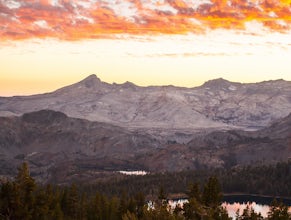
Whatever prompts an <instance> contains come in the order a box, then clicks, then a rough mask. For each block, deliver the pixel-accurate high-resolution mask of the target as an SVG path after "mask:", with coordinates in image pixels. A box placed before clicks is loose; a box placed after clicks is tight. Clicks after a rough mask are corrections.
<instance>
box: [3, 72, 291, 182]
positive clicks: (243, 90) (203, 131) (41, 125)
mask: <svg viewBox="0 0 291 220" xmlns="http://www.w3.org/2000/svg"><path fill="white" fill-rule="evenodd" d="M290 107H291V82H288V81H284V80H276V81H267V82H261V83H254V84H241V83H232V82H229V81H226V80H224V79H217V80H212V81H208V82H206V83H205V84H204V85H202V86H200V87H197V88H181V87H174V86H151V87H139V86H136V85H134V84H132V83H129V82H127V83H124V84H108V83H104V82H101V81H100V80H99V79H98V78H97V77H96V76H95V75H91V76H89V77H87V78H86V79H84V80H82V81H81V82H79V83H76V84H73V85H70V86H67V87H64V88H61V89H59V90H56V91H54V92H51V93H47V94H40V95H33V96H23V97H21V96H18V97H17V96H16V97H1V98H0V111H1V115H2V116H1V117H0V175H1V176H2V177H9V176H13V175H15V172H16V170H17V169H16V168H17V166H19V164H20V163H22V162H23V161H28V162H29V164H30V167H31V172H32V175H33V176H34V177H35V178H36V179H38V180H39V181H42V182H54V183H59V184H62V183H67V182H71V181H74V180H78V181H82V180H83V181H94V180H95V179H96V178H104V176H106V175H108V173H112V171H114V172H116V171H120V170H145V171H148V172H163V171H180V170H187V169H207V168H231V167H237V166H242V165H249V164H269V163H275V162H278V161H287V160H288V159H290V157H291V132H290V131H291V114H290V109H291V108H290Z"/></svg>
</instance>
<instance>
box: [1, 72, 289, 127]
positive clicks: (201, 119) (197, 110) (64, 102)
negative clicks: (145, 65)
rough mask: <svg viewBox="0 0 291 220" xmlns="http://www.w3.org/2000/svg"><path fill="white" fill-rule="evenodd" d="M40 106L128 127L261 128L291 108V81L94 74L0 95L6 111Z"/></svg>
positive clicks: (34, 109) (12, 112) (19, 112)
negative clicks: (192, 81)
mask: <svg viewBox="0 0 291 220" xmlns="http://www.w3.org/2000/svg"><path fill="white" fill-rule="evenodd" d="M42 109H51V110H56V111H61V112H64V113H65V114H67V115H68V116H70V117H76V118H83V119H87V120H91V121H99V122H106V123H111V124H114V125H118V126H122V127H130V128H156V129H186V130H193V129H197V128H199V129H201V128H222V127H224V128H234V127H237V128H238V127H239V128H243V129H258V128H261V127H264V126H267V125H269V124H270V123H271V122H272V121H274V120H276V119H280V118H282V117H286V116H287V115H288V114H289V113H290V109H291V82H289V81H284V80H276V81H266V82H261V83H253V84H241V83H233V82H229V81H227V80H224V79H216V80H212V81H208V82H206V83H205V84H204V85H202V86H200V87H196V88H182V87H174V86H150V87H139V86H136V85H134V84H132V83H130V82H126V83H124V84H108V83H105V82H102V81H100V79H98V78H97V77H96V76H95V75H91V76H89V77H87V78H86V79H84V80H82V81H81V82H79V83H76V84H73V85H70V86H67V87H64V88H61V89H59V90H57V91H55V92H52V93H47V94H41V95H33V96H26V97H20V96H17V97H0V115H2V116H7V115H21V114H23V113H27V112H31V111H37V110H42Z"/></svg>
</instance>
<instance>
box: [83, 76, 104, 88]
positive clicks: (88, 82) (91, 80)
mask: <svg viewBox="0 0 291 220" xmlns="http://www.w3.org/2000/svg"><path fill="white" fill-rule="evenodd" d="M101 83H102V82H101V80H100V79H99V78H98V77H97V76H96V75H95V74H92V75H90V76H88V77H86V78H85V79H83V80H82V81H80V82H79V83H78V84H79V85H80V84H83V85H85V87H87V88H92V87H95V86H96V85H99V84H101Z"/></svg>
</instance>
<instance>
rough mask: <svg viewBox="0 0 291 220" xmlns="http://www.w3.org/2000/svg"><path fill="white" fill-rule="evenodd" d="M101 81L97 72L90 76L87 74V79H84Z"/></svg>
mask: <svg viewBox="0 0 291 220" xmlns="http://www.w3.org/2000/svg"><path fill="white" fill-rule="evenodd" d="M92 80H93V81H95V80H97V81H101V80H100V79H99V78H98V77H97V76H96V75H95V74H91V75H89V76H87V77H86V78H85V79H83V80H82V81H92Z"/></svg>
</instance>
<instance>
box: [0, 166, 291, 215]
mask: <svg viewBox="0 0 291 220" xmlns="http://www.w3.org/2000/svg"><path fill="white" fill-rule="evenodd" d="M91 190H92V189H91ZM184 191H185V193H186V194H187V197H188V201H189V202H188V203H185V204H184V205H183V206H176V208H175V209H170V208H169V206H168V202H167V188H166V187H164V186H162V185H160V186H159V189H158V190H157V192H156V194H155V197H153V200H152V201H153V204H154V205H153V207H151V206H149V205H148V203H147V199H146V195H145V194H144V193H143V192H141V191H139V190H137V191H135V192H132V193H130V194H129V193H128V192H127V191H126V190H123V191H122V192H120V194H118V195H112V196H110V195H106V194H104V193H103V192H102V189H99V190H98V189H97V190H96V191H95V192H92V191H86V190H85V189H84V188H82V186H81V185H76V184H71V185H69V186H63V187H59V186H53V185H49V184H48V185H41V184H38V183H36V181H35V180H34V179H33V178H32V177H31V176H30V173H29V169H28V165H27V163H24V164H23V165H22V166H21V167H20V168H19V171H18V174H17V176H16V177H15V179H14V180H13V181H7V182H3V183H1V186H0V219H11V220H30V219H38V220H50V219H54V220H55V219H56V220H58V219H60V220H62V219H68V220H70V219H72V220H73V219H88V220H91V219H92V220H93V219H94V220H95V219H96V220H107V219H108V220H137V219H141V220H168V219H169V220H190V219H193V220H196V219H217V220H220V219H221V220H224V219H226V220H228V219H230V217H229V216H228V214H227V211H226V210H225V209H224V208H223V207H222V206H221V199H222V191H221V184H220V182H219V180H218V178H217V177H215V176H211V177H208V178H206V180H205V182H204V184H203V185H202V187H201V184H199V183H197V182H193V183H191V184H189V186H188V188H187V189H184ZM236 219H237V220H247V219H263V217H262V216H261V215H260V214H257V213H255V212H254V210H253V209H251V208H246V209H245V210H244V211H243V213H242V215H239V214H238V213H237V216H236ZM266 219H268V220H275V219H276V220H277V219H278V220H289V219H291V214H290V213H288V207H287V206H284V205H283V204H282V203H277V202H274V203H273V204H272V206H271V209H270V212H269V213H268V217H267V218H266Z"/></svg>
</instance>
